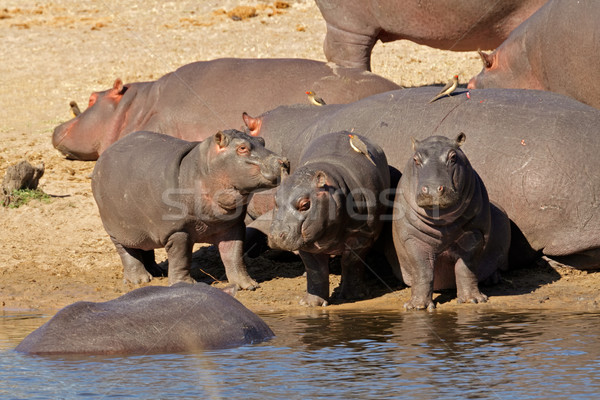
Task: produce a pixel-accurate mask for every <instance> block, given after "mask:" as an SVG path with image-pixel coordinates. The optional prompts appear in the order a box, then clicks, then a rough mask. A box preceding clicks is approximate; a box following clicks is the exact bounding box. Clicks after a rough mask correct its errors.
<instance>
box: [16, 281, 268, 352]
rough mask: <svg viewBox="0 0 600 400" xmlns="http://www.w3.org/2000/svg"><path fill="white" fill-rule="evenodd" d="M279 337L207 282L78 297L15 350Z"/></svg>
mask: <svg viewBox="0 0 600 400" xmlns="http://www.w3.org/2000/svg"><path fill="white" fill-rule="evenodd" d="M273 336H275V335H274V333H273V331H271V329H270V328H269V327H268V326H267V324H265V322H264V321H263V320H262V319H261V318H260V317H259V316H258V315H256V314H254V313H253V312H252V311H250V310H248V309H247V308H246V307H244V306H243V305H242V304H241V303H240V302H239V301H237V300H236V299H234V298H233V297H232V296H230V295H229V294H227V293H225V292H223V291H222V290H220V289H217V288H214V287H211V286H208V285H206V284H204V283H197V284H194V285H191V284H187V283H183V282H182V283H178V284H176V285H173V286H171V287H164V286H147V287H143V288H139V289H136V290H134V291H132V292H129V293H127V294H125V295H123V296H121V297H119V298H116V299H114V300H110V301H107V302H103V303H92V302H89V301H78V302H77V303H73V304H71V305H69V306H67V307H65V308H63V309H62V310H60V311H59V312H58V313H56V315H55V316H54V317H52V319H51V320H50V321H48V322H46V323H45V324H44V325H42V326H41V327H39V328H38V329H36V330H35V331H33V332H32V333H30V334H29V335H28V336H27V337H26V338H25V339H23V341H22V342H21V343H20V344H19V345H18V346H17V347H16V349H15V350H17V351H20V352H24V353H29V354H40V355H44V354H45V355H52V354H54V355H66V354H157V353H179V352H193V351H198V350H210V349H222V348H228V347H235V346H241V345H244V344H251V343H258V342H262V341H264V340H267V339H269V338H271V337H273Z"/></svg>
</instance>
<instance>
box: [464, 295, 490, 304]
mask: <svg viewBox="0 0 600 400" xmlns="http://www.w3.org/2000/svg"><path fill="white" fill-rule="evenodd" d="M487 301H488V297H487V296H486V295H485V294H483V293H473V294H470V295H467V296H464V295H463V296H458V298H457V299H456V302H457V303H459V304H462V303H473V304H479V303H486V302H487Z"/></svg>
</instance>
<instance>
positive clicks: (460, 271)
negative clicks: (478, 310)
mask: <svg viewBox="0 0 600 400" xmlns="http://www.w3.org/2000/svg"><path fill="white" fill-rule="evenodd" d="M464 141H465V135H464V134H463V133H461V134H459V135H458V136H457V138H456V139H455V140H452V139H448V138H446V137H443V136H431V137H429V138H427V139H425V140H423V141H417V140H414V141H413V150H414V155H413V156H412V157H411V158H410V159H409V161H408V163H407V164H406V167H405V168H404V170H403V174H402V178H401V179H400V184H399V186H398V191H397V192H396V197H395V201H394V214H393V222H392V235H393V239H394V247H395V249H396V254H397V257H398V262H399V264H400V268H399V269H398V268H396V270H395V271H394V272H395V274H396V275H397V276H398V278H400V279H402V280H403V281H404V283H406V284H407V285H408V286H410V287H411V299H410V301H409V302H408V303H406V304H405V308H407V309H425V308H426V309H429V310H432V309H434V308H435V304H434V303H433V298H432V295H433V290H434V289H448V288H454V287H456V289H457V297H458V302H460V303H462V302H472V303H481V302H486V301H487V296H486V295H485V294H483V293H481V292H480V291H479V287H478V282H480V281H483V280H486V279H488V278H493V277H494V275H495V274H497V271H498V270H499V269H500V270H506V269H507V268H508V264H507V263H508V248H509V246H510V223H509V220H508V217H507V216H506V214H505V213H504V212H503V211H502V210H500V209H499V208H497V207H493V206H491V205H490V202H489V199H488V195H487V191H486V189H485V186H484V184H483V182H482V181H481V178H480V177H479V175H477V172H475V170H474V169H473V168H472V167H471V164H470V163H469V160H468V159H467V157H466V156H465V154H464V153H463V151H462V150H461V149H460V146H461V145H462V144H463V142H464ZM391 264H392V265H395V264H394V263H393V262H392V263H391Z"/></svg>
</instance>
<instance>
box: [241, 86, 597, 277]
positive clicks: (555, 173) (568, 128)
mask: <svg viewBox="0 0 600 400" xmlns="http://www.w3.org/2000/svg"><path fill="white" fill-rule="evenodd" d="M438 91H439V88H433V87H432V88H416V89H403V90H398V91H393V92H388V93H382V94H378V95H374V96H371V97H368V98H366V99H363V100H360V101H357V102H355V103H352V104H347V105H326V106H323V107H318V108H317V107H312V108H310V107H305V106H293V107H279V108H277V109H275V110H272V111H270V112H268V113H265V114H264V115H262V116H261V117H258V118H253V117H250V116H246V123H247V125H248V126H249V128H248V129H249V131H250V132H252V133H253V134H260V135H261V136H263V137H264V138H265V140H266V141H267V143H269V147H270V148H271V150H273V151H275V152H277V153H279V154H282V155H285V156H287V157H288V158H289V159H290V162H291V163H292V165H293V164H295V163H297V162H298V157H299V155H298V153H299V151H298V149H302V148H305V147H306V146H307V144H308V142H309V141H310V140H312V139H314V138H315V137H317V136H319V135H323V134H325V133H327V132H336V131H340V130H348V131H351V132H356V133H360V134H361V135H363V136H365V137H367V138H368V139H370V140H372V141H373V142H374V143H376V144H378V145H379V146H381V148H382V149H383V150H384V151H385V153H386V155H387V158H388V163H389V165H390V166H391V167H393V168H395V169H398V170H401V169H402V168H403V167H404V164H405V162H406V160H407V159H408V158H409V157H410V156H411V148H410V145H407V144H406V143H410V138H411V137H415V138H416V139H424V138H426V137H428V136H431V135H443V136H447V137H456V135H457V134H458V133H459V132H464V133H465V134H466V135H467V136H468V137H469V138H470V140H469V141H468V142H467V143H465V145H464V146H463V149H464V151H465V152H467V153H468V154H469V158H470V161H471V164H472V165H473V167H474V168H475V169H476V170H477V172H478V173H479V175H480V176H481V178H482V179H483V181H484V182H486V185H487V190H488V193H489V197H490V199H492V200H494V201H495V202H496V203H498V204H499V205H500V206H502V208H504V209H505V210H506V212H507V214H508V216H509V217H510V218H511V220H512V221H513V222H514V223H515V224H516V225H517V226H518V227H519V228H520V230H521V231H522V233H523V234H524V236H525V238H526V239H527V241H528V243H529V245H530V246H531V247H532V248H533V249H534V250H536V251H542V252H543V253H544V254H546V255H548V256H555V257H562V258H561V260H562V261H563V262H566V263H570V264H572V265H577V266H579V267H582V268H590V267H598V266H599V265H600V213H599V212H598V205H599V201H600V200H599V198H598V196H597V195H596V190H597V188H598V187H600V173H599V172H598V171H600V158H599V157H598V153H600V136H599V135H598V126H600V111H599V110H597V109H595V108H592V107H589V106H587V105H585V104H582V103H580V102H577V101H575V100H573V99H570V98H568V97H565V96H562V95H559V94H556V93H552V92H544V91H533V90H510V89H482V90H471V91H470V92H465V91H457V92H455V93H454V95H453V96H450V97H445V98H443V99H440V100H438V101H436V102H434V103H431V104H429V103H428V101H429V100H430V99H431V98H432V97H433V96H434V95H435V94H436V93H437V92H438ZM513 236H517V235H513ZM567 256H568V257H567Z"/></svg>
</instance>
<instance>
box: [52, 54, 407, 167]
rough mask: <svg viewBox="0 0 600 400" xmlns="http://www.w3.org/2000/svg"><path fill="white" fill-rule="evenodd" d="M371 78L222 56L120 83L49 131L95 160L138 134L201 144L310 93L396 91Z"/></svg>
mask: <svg viewBox="0 0 600 400" xmlns="http://www.w3.org/2000/svg"><path fill="white" fill-rule="evenodd" d="M398 88H399V86H398V85H396V84H395V83H393V82H391V81H389V80H387V79H384V78H382V77H380V76H377V75H375V74H371V73H367V72H365V71H362V70H357V69H352V68H342V67H339V66H336V65H334V64H326V63H323V62H320V61H313V60H305V59H291V58H290V59H238V58H225V59H217V60H212V61H199V62H194V63H191V64H187V65H184V66H183V67H181V68H179V69H177V70H176V71H174V72H171V73H168V74H166V75H164V76H163V77H161V78H160V79H158V80H156V81H153V82H135V83H128V84H123V82H121V80H120V79H117V80H116V81H115V83H114V85H113V87H112V88H111V89H108V90H105V91H103V92H95V93H92V95H91V96H90V100H89V107H88V109H87V110H85V111H84V112H82V113H81V114H80V115H79V116H77V117H76V118H74V119H72V120H70V121H67V122H65V123H63V124H61V125H59V126H57V127H56V128H55V129H54V134H53V136H52V144H53V145H54V147H56V148H57V149H58V150H59V151H61V152H62V153H63V154H65V155H66V156H67V157H68V158H72V159H77V160H96V159H97V158H98V156H99V155H100V154H102V152H103V151H104V150H106V148H107V147H108V146H109V145H110V144H111V143H114V142H115V141H117V140H118V139H120V138H122V137H123V136H125V135H127V134H129V133H131V132H135V131H142V130H145V131H153V132H159V133H164V134H166V135H170V136H173V137H177V138H180V139H184V140H203V139H206V138H207V137H209V136H211V135H212V134H214V133H215V132H216V131H217V130H219V129H221V130H223V129H230V128H234V127H239V126H240V125H241V121H240V114H241V113H242V112H244V111H248V112H250V113H252V114H254V115H257V114H259V113H262V112H264V111H267V110H270V109H273V108H275V107H277V106H279V105H285V104H297V103H304V104H308V101H309V100H308V97H307V96H306V93H305V92H306V91H307V90H313V91H315V92H316V93H318V94H319V96H320V97H322V98H323V99H324V100H325V101H326V102H327V103H329V104H335V103H349V102H352V101H355V100H358V99H361V98H363V97H366V96H370V95H372V94H375V93H380V92H386V91H388V90H394V89H398Z"/></svg>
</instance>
